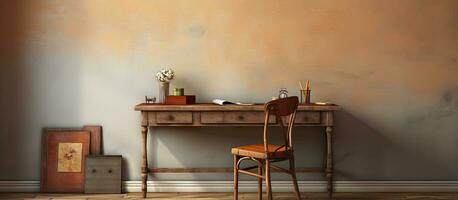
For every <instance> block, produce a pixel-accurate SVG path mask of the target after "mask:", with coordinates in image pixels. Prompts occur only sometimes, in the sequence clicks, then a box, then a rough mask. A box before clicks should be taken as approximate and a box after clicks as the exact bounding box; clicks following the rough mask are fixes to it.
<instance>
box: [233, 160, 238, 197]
mask: <svg viewBox="0 0 458 200" xmlns="http://www.w3.org/2000/svg"><path fill="white" fill-rule="evenodd" d="M238 161H239V157H238V156H237V155H234V200H238V198H239V171H238V167H237V162H238Z"/></svg>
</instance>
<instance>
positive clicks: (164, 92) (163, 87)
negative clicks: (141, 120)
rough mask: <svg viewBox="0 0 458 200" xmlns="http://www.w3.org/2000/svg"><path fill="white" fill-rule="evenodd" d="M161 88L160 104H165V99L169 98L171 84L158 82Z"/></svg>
mask: <svg viewBox="0 0 458 200" xmlns="http://www.w3.org/2000/svg"><path fill="white" fill-rule="evenodd" d="M158 83H159V84H158V86H159V99H158V100H159V103H165V97H166V96H169V87H170V83H169V82H160V81H159V82H158Z"/></svg>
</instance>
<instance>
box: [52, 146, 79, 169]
mask: <svg viewBox="0 0 458 200" xmlns="http://www.w3.org/2000/svg"><path fill="white" fill-rule="evenodd" d="M82 153H83V143H59V147H58V155H57V159H58V160H57V172H81V162H82Z"/></svg>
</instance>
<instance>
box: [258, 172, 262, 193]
mask: <svg viewBox="0 0 458 200" xmlns="http://www.w3.org/2000/svg"><path fill="white" fill-rule="evenodd" d="M258 174H259V175H261V176H262V164H258ZM258 200H262V178H258Z"/></svg>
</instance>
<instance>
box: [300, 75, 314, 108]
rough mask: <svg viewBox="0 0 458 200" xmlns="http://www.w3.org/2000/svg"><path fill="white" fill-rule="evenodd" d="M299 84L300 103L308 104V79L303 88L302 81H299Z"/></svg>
mask: <svg viewBox="0 0 458 200" xmlns="http://www.w3.org/2000/svg"><path fill="white" fill-rule="evenodd" d="M299 86H300V87H301V90H300V92H301V101H300V102H301V103H302V104H310V103H311V101H310V92H311V90H310V80H307V83H306V84H305V88H304V87H302V82H300V81H299Z"/></svg>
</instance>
